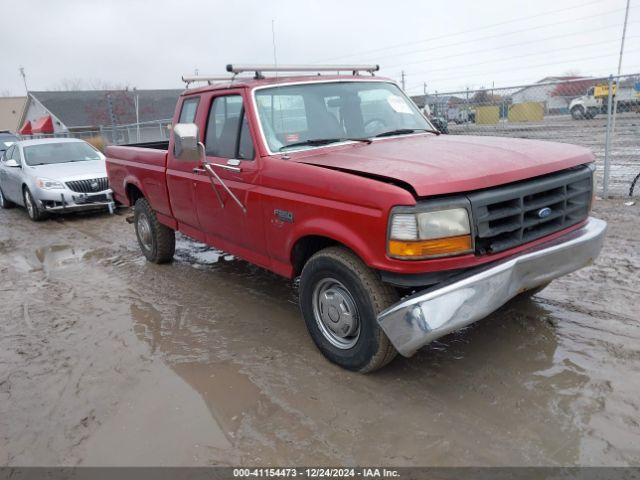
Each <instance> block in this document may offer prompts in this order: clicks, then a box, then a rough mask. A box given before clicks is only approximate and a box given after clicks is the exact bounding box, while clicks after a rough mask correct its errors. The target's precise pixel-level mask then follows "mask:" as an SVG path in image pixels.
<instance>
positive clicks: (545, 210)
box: [538, 207, 551, 218]
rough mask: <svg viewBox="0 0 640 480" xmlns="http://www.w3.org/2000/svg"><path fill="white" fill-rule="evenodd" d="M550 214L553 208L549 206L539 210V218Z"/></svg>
mask: <svg viewBox="0 0 640 480" xmlns="http://www.w3.org/2000/svg"><path fill="white" fill-rule="evenodd" d="M549 215H551V209H550V208H549V207H544V208H541V209H540V210H538V218H547V217H548V216H549Z"/></svg>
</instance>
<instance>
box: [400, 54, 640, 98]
mask: <svg viewBox="0 0 640 480" xmlns="http://www.w3.org/2000/svg"><path fill="white" fill-rule="evenodd" d="M639 51H640V49H636V50H628V51H627V53H634V52H639ZM611 56H612V55H611V54H610V53H609V54H606V55H596V56H593V57H583V58H575V59H571V61H574V62H583V61H587V60H595V59H598V58H605V57H611ZM566 63H567V60H562V61H557V62H551V63H541V64H538V65H527V68H538V67H548V66H552V65H560V64H565V65H566ZM511 71H513V70H512V69H507V70H497V71H493V72H486V71H485V72H478V73H468V74H466V75H462V76H459V77H441V78H433V79H430V81H431V82H437V81H442V80H459V79H461V78H473V77H478V76H480V75H487V74H490V75H492V74H496V73H504V72H511ZM417 86H418V84H415V85H413V86H410V87H409V89H412V88H415V87H417Z"/></svg>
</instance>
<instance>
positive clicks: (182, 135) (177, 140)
mask: <svg viewBox="0 0 640 480" xmlns="http://www.w3.org/2000/svg"><path fill="white" fill-rule="evenodd" d="M199 139H200V135H199V132H198V126H197V125H196V124H195V123H178V124H176V125H174V127H173V155H174V156H175V157H176V158H177V159H178V160H185V161H192V162H195V161H198V160H200V158H201V154H200V147H199V146H198V142H199V141H200V140H199Z"/></svg>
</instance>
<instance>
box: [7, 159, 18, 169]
mask: <svg viewBox="0 0 640 480" xmlns="http://www.w3.org/2000/svg"><path fill="white" fill-rule="evenodd" d="M4 164H5V165H6V166H7V167H14V168H15V167H19V166H20V164H19V163H18V161H17V160H14V159H13V158H10V159H8V160H7V161H6V162H4Z"/></svg>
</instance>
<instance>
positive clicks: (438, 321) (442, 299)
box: [378, 217, 607, 357]
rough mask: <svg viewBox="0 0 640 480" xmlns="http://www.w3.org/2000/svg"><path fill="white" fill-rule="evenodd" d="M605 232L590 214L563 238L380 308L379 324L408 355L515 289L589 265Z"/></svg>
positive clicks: (516, 291) (488, 309)
mask: <svg viewBox="0 0 640 480" xmlns="http://www.w3.org/2000/svg"><path fill="white" fill-rule="evenodd" d="M606 230H607V223H606V222H604V221H603V220H599V219H597V218H592V217H589V219H588V220H587V223H586V224H585V225H584V226H583V227H581V228H579V229H577V230H574V231H572V232H570V233H568V234H566V235H563V236H562V237H559V238H557V239H555V240H552V241H550V242H547V243H544V244H541V245H539V246H537V247H534V248H532V249H531V250H527V251H525V252H522V253H520V254H518V255H517V256H514V257H510V258H507V259H506V260H502V261H499V262H498V263H494V264H491V266H489V267H487V268H483V269H481V270H477V269H474V270H473V271H472V272H465V273H464V274H461V275H460V276H457V277H455V278H453V279H451V280H450V281H449V282H447V283H446V284H445V285H438V286H437V287H435V288H433V289H427V290H425V291H422V292H419V293H417V294H415V295H412V296H410V297H408V298H405V299H404V300H402V301H401V302H398V303H396V304H395V305H392V306H391V307H389V308H388V309H386V310H384V311H383V312H381V313H380V314H379V315H378V323H379V325H380V327H381V328H382V330H383V331H384V333H385V334H386V335H387V337H389V340H390V341H391V343H392V344H393V346H394V347H395V348H396V350H398V352H400V353H401V354H402V355H404V356H405V357H410V356H411V355H413V354H414V353H415V352H416V350H418V349H419V348H420V347H422V346H424V345H426V344H428V343H430V342H432V341H433V340H436V339H437V338H440V337H442V336H444V335H446V334H448V333H450V332H453V331H455V330H458V329H460V328H463V327H465V326H467V325H469V324H471V323H473V322H476V321H478V320H481V319H482V318H484V317H486V316H487V315H489V314H490V313H491V312H493V311H495V310H496V309H498V308H499V307H501V306H502V305H504V304H505V303H506V302H507V301H509V300H510V299H512V298H513V297H515V296H516V295H518V294H519V293H521V292H524V291H526V290H531V289H533V288H535V287H538V286H540V285H543V284H545V283H547V282H549V281H551V280H553V279H555V278H558V277H560V276H562V275H566V274H567V273H570V272H573V271H575V270H578V269H579V268H582V267H584V266H586V265H588V264H590V263H591V262H593V260H594V259H595V258H596V257H597V256H598V254H599V253H600V250H601V249H602V244H603V241H604V236H605V232H606Z"/></svg>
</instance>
